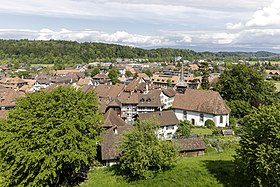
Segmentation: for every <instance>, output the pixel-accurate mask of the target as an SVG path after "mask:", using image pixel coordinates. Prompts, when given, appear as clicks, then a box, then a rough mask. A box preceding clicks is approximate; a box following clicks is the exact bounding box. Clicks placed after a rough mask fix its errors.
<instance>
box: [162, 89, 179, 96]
mask: <svg viewBox="0 0 280 187" xmlns="http://www.w3.org/2000/svg"><path fill="white" fill-rule="evenodd" d="M162 92H163V93H164V94H165V95H167V96H168V97H175V95H176V91H175V90H173V89H171V88H168V89H163V90H162Z"/></svg>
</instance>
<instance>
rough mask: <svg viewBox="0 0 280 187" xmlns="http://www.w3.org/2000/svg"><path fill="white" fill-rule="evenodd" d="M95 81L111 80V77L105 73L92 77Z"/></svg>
mask: <svg viewBox="0 0 280 187" xmlns="http://www.w3.org/2000/svg"><path fill="white" fill-rule="evenodd" d="M92 78H93V79H109V77H108V76H107V75H105V74H103V73H98V74H96V75H95V76H93V77H92Z"/></svg>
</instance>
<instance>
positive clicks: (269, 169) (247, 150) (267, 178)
mask: <svg viewBox="0 0 280 187" xmlns="http://www.w3.org/2000/svg"><path fill="white" fill-rule="evenodd" d="M279 108H280V105H279V103H278V104H276V105H271V106H261V107H259V108H258V109H257V108H255V109H254V111H253V113H252V114H251V115H247V116H246V117H245V120H244V121H245V124H244V131H243V133H244V135H243V136H241V141H240V148H239V149H238V150H237V157H236V162H237V163H238V169H237V170H238V171H240V172H241V174H243V175H244V176H246V177H245V178H246V179H247V182H248V184H247V185H248V186H271V187H273V186H275V187H276V186H280V110H279ZM244 186H246V185H245V183H244Z"/></svg>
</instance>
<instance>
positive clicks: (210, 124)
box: [204, 119, 216, 129]
mask: <svg viewBox="0 0 280 187" xmlns="http://www.w3.org/2000/svg"><path fill="white" fill-rule="evenodd" d="M204 126H205V127H207V128H209V129H214V128H215V127H216V125H215V123H214V121H213V120H211V119H207V120H206V121H205V123H204Z"/></svg>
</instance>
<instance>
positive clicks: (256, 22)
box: [246, 0, 280, 27]
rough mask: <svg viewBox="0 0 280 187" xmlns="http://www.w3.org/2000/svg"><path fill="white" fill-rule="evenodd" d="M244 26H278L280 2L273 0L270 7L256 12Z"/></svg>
mask: <svg viewBox="0 0 280 187" xmlns="http://www.w3.org/2000/svg"><path fill="white" fill-rule="evenodd" d="M246 26H247V27H254V26H262V27H264V26H280V1H279V0H274V1H273V2H272V3H271V5H269V6H267V7H264V8H263V9H262V10H258V11H256V12H255V13H254V15H253V18H252V19H251V20H249V21H247V23H246Z"/></svg>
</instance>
